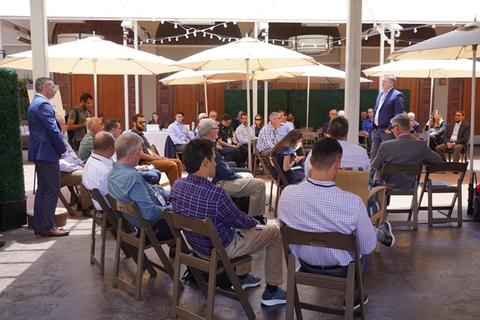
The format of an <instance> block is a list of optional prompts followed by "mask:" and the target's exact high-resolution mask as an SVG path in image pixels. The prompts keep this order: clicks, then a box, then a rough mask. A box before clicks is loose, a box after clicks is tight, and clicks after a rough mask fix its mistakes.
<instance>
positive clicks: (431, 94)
mask: <svg viewBox="0 0 480 320" xmlns="http://www.w3.org/2000/svg"><path fill="white" fill-rule="evenodd" d="M434 84H435V79H434V78H433V77H431V78H430V109H429V112H428V131H430V117H431V116H432V112H433V86H434ZM427 133H428V132H427ZM427 147H430V134H429V133H428V135H427Z"/></svg>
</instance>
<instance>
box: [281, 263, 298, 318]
mask: <svg viewBox="0 0 480 320" xmlns="http://www.w3.org/2000/svg"><path fill="white" fill-rule="evenodd" d="M296 289H297V286H296V284H295V258H294V257H293V256H292V255H288V266H287V311H286V316H285V319H287V320H293V311H294V310H295V311H297V319H301V316H302V310H301V309H300V303H299V302H298V301H297V300H298V292H297V290H296ZM297 309H298V310H297ZM298 314H300V318H299V317H298Z"/></svg>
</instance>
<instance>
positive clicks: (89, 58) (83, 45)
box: [0, 37, 181, 114]
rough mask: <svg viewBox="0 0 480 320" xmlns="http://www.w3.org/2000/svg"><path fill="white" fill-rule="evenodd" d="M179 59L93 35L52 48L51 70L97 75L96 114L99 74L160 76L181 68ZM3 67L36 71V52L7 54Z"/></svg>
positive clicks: (49, 56)
mask: <svg viewBox="0 0 480 320" xmlns="http://www.w3.org/2000/svg"><path fill="white" fill-rule="evenodd" d="M173 63H175V61H173V60H170V59H167V58H164V57H161V56H157V55H154V54H151V53H148V52H145V51H139V50H135V49H132V48H129V47H126V46H122V45H119V44H116V43H114V42H111V41H107V40H103V39H101V38H99V37H89V38H85V39H81V40H76V41H71V42H65V43H62V44H56V45H52V46H49V47H48V66H49V70H50V72H58V73H70V74H92V75H93V76H94V78H93V79H94V91H95V114H97V111H98V110H97V108H98V106H97V94H96V93H97V92H96V91H97V74H104V75H114V74H116V75H127V74H140V75H156V74H160V73H165V72H173V71H177V70H180V69H181V68H179V67H175V66H172V64H173ZM0 67H3V68H13V69H23V70H32V51H31V50H29V51H24V52H19V53H15V54H12V55H9V56H7V57H6V58H5V59H4V60H3V61H1V62H0Z"/></svg>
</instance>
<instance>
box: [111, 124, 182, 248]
mask: <svg viewBox="0 0 480 320" xmlns="http://www.w3.org/2000/svg"><path fill="white" fill-rule="evenodd" d="M115 149H116V152H117V162H116V163H114V164H113V168H112V171H111V172H110V175H109V179H108V190H109V193H110V195H111V196H112V197H113V198H115V199H117V200H122V201H129V202H135V203H136V204H137V205H138V207H139V208H140V212H141V213H142V216H143V218H144V219H145V220H147V221H149V222H150V224H151V225H152V228H153V230H154V232H155V234H156V235H157V237H158V239H159V240H160V241H162V240H167V239H171V238H173V236H172V233H171V232H170V228H169V227H168V224H167V222H166V221H165V218H164V215H163V211H164V210H166V209H171V205H170V204H169V203H168V200H169V198H170V194H169V192H167V191H165V190H163V189H161V188H160V187H157V186H155V187H153V186H151V185H149V184H148V183H147V182H146V181H145V180H144V179H143V178H142V175H141V174H140V173H139V172H138V171H137V170H136V169H135V166H136V165H137V164H138V161H139V160H140V156H141V154H142V139H141V138H140V137H139V136H138V135H137V134H136V133H133V132H124V133H122V134H121V135H120V137H118V138H117V140H116V141H115ZM125 218H126V219H127V220H128V222H130V223H131V224H132V225H133V226H135V227H140V223H139V221H138V220H137V219H134V218H132V217H130V216H126V217H125Z"/></svg>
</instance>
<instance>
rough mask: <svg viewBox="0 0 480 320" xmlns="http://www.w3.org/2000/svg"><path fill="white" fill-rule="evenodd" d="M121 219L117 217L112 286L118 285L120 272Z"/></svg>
mask: <svg viewBox="0 0 480 320" xmlns="http://www.w3.org/2000/svg"><path fill="white" fill-rule="evenodd" d="M121 230H122V219H118V229H117V245H116V247H115V262H114V267H113V287H114V288H117V287H118V276H119V273H120V246H121V243H122V238H121V237H122V236H121V233H122V231H121Z"/></svg>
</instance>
